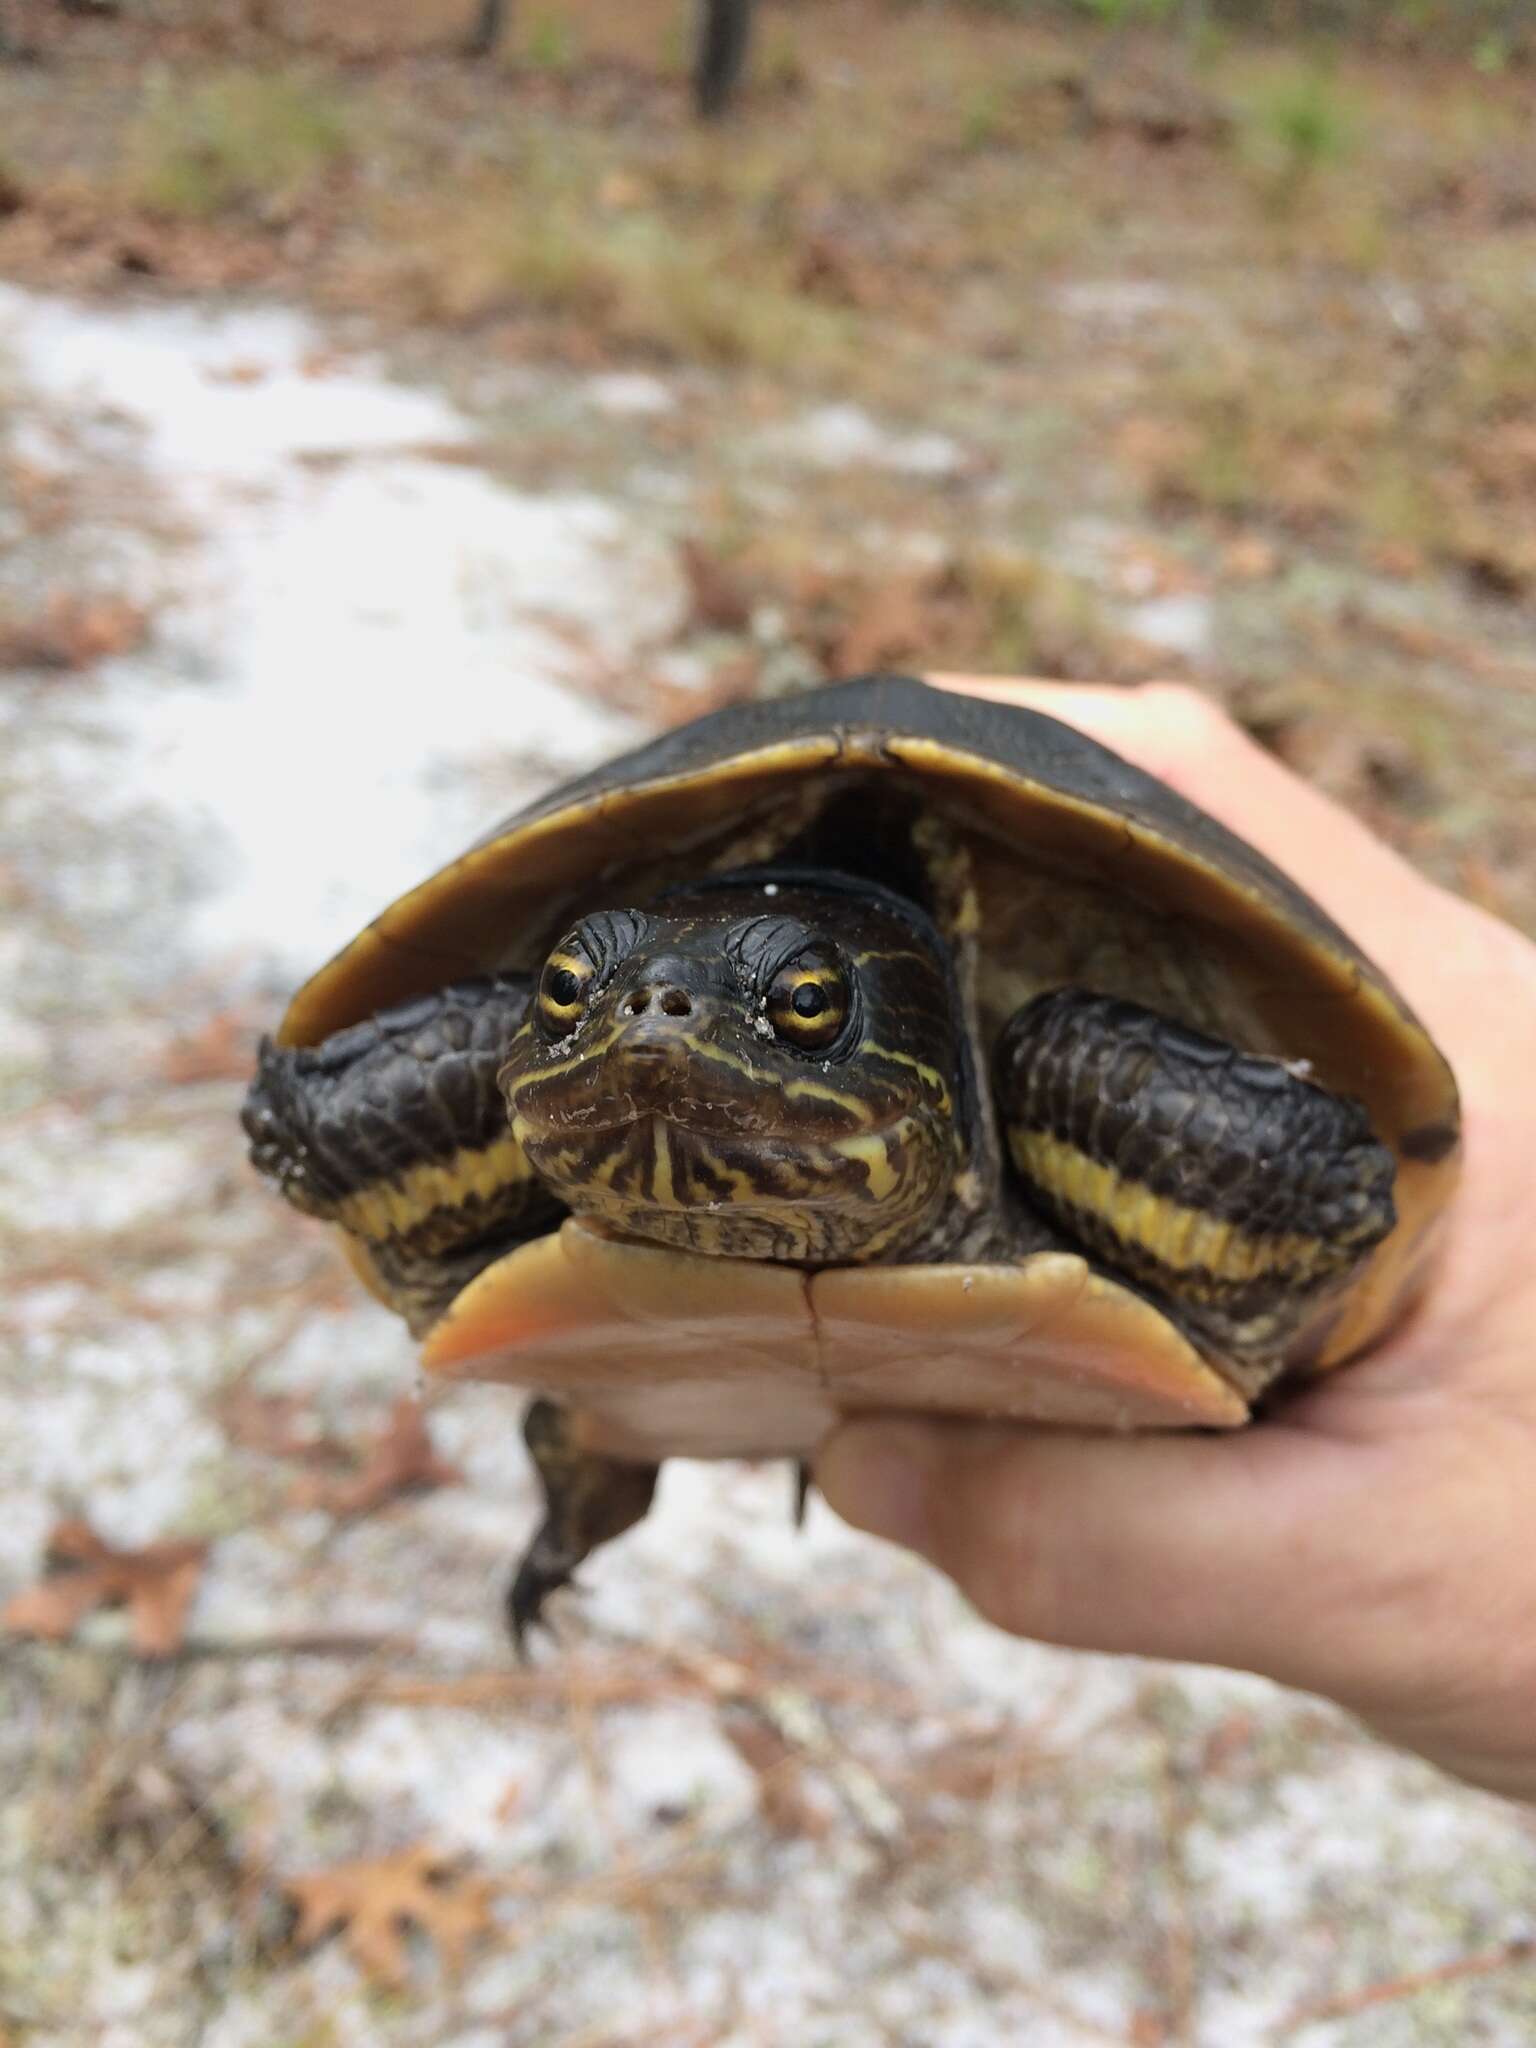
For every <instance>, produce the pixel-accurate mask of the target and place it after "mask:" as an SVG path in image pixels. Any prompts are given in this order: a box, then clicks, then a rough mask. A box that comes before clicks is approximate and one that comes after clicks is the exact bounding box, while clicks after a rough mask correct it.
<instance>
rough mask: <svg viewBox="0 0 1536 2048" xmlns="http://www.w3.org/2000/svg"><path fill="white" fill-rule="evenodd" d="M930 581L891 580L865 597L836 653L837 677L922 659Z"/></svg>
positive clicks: (844, 631)
mask: <svg viewBox="0 0 1536 2048" xmlns="http://www.w3.org/2000/svg"><path fill="white" fill-rule="evenodd" d="M932 584H933V580H932V578H930V577H922V576H919V577H907V578H905V579H903V578H899V577H897V578H892V579H891V580H890V581H889V582H886V583H880V584H877V585H876V586H875V588H874V589H872V590H869V591H867V592H866V593H864V596H863V598H862V601H861V602H860V603H858V604H857V606H856V607H855V609H854V610H853V611H852V614H851V616H850V617H849V619H848V621H847V623H846V625H845V626H844V627H843V630H842V633H841V635H840V637H839V638H838V640H837V642H836V644H835V646H834V648H833V651H832V667H833V669H834V670H835V671H836V673H838V674H839V675H850V676H854V675H862V674H863V673H864V672H865V670H867V669H878V668H887V667H891V668H894V667H898V666H899V665H900V664H901V663H903V662H909V661H916V660H918V659H919V658H920V657H921V655H922V653H923V651H924V649H925V648H926V647H927V645H928V644H929V638H930V634H929V625H930V620H929V604H930V602H931V599H932V597H933V594H934V593H933V587H932Z"/></svg>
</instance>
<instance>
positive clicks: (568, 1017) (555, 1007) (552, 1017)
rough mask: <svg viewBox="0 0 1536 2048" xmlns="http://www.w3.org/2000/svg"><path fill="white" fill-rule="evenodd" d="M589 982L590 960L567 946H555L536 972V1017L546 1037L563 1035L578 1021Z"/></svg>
mask: <svg viewBox="0 0 1536 2048" xmlns="http://www.w3.org/2000/svg"><path fill="white" fill-rule="evenodd" d="M591 983H592V962H591V961H590V960H588V959H586V958H585V957H584V956H583V955H582V954H580V953H578V952H576V951H575V950H574V948H571V947H569V946H557V947H556V948H555V950H554V952H553V953H551V954H550V956H549V958H548V959H547V960H546V961H545V963H544V972H543V973H542V974H541V975H540V976H539V998H538V1006H537V1007H538V1019H539V1025H540V1028H541V1029H542V1030H543V1031H544V1033H545V1034H546V1035H547V1036H548V1037H550V1038H564V1037H565V1036H566V1035H567V1034H568V1033H569V1032H572V1031H574V1030H575V1028H576V1026H577V1025H578V1024H579V1023H580V1022H581V1018H582V1012H583V1011H584V1010H585V1009H586V1007H587V991H588V989H589V988H590V986H591Z"/></svg>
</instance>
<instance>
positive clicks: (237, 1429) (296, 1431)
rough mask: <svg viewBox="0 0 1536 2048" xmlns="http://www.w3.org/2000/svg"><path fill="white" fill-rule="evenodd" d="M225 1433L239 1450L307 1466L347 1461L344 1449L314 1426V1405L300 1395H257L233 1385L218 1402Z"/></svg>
mask: <svg viewBox="0 0 1536 2048" xmlns="http://www.w3.org/2000/svg"><path fill="white" fill-rule="evenodd" d="M218 1418H219V1422H220V1425H221V1426H222V1428H223V1430H224V1434H225V1435H226V1436H227V1437H228V1438H229V1440H230V1442H231V1443H232V1444H235V1445H237V1446H238V1447H239V1449H241V1450H242V1451H255V1452H256V1453H257V1454H258V1456H260V1457H264V1458H302V1459H304V1460H305V1461H306V1462H307V1463H310V1464H318V1463H324V1464H336V1463H345V1462H346V1457H347V1453H346V1446H345V1445H344V1444H342V1443H340V1442H338V1441H337V1439H336V1438H335V1437H333V1436H327V1435H326V1434H325V1432H324V1431H323V1430H319V1429H317V1428H316V1427H315V1411H314V1403H313V1401H312V1400H311V1399H310V1398H309V1397H308V1396H307V1395H303V1394H257V1393H253V1392H252V1390H251V1389H250V1388H249V1387H246V1386H236V1387H233V1388H231V1390H230V1391H229V1392H228V1393H227V1394H225V1395H224V1396H223V1398H222V1399H221V1400H220V1402H219V1407H218Z"/></svg>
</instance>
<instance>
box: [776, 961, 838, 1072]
mask: <svg viewBox="0 0 1536 2048" xmlns="http://www.w3.org/2000/svg"><path fill="white" fill-rule="evenodd" d="M852 995H853V992H852V990H851V989H850V987H849V985H848V976H847V974H846V973H845V972H844V970H843V968H842V967H841V965H840V964H839V963H838V962H837V961H836V960H834V959H833V958H832V957H831V956H830V955H829V954H826V953H802V954H800V956H799V957H798V958H797V959H794V960H790V961H787V962H786V963H785V965H784V966H783V967H781V968H780V969H779V971H778V973H777V974H776V975H775V976H774V977H773V980H772V981H771V982H770V983H769V986H768V997H767V1010H768V1022H769V1023H770V1024H771V1025H772V1026H773V1028H774V1030H775V1031H776V1032H777V1034H778V1035H779V1037H780V1038H782V1039H783V1040H784V1042H785V1044H786V1045H792V1046H794V1047H795V1048H796V1049H797V1050H798V1051H800V1052H825V1051H826V1049H827V1047H828V1046H829V1045H833V1044H835V1043H836V1041H837V1040H838V1038H839V1037H841V1035H842V1030H843V1026H844V1025H845V1024H846V1023H847V1022H848V1010H849V1005H850V1003H851V1001H852Z"/></svg>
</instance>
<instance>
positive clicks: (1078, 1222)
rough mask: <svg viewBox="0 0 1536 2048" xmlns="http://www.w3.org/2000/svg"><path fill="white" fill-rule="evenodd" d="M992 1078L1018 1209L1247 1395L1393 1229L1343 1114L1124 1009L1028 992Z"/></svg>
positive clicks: (1194, 1034) (1369, 1139) (1382, 1193)
mask: <svg viewBox="0 0 1536 2048" xmlns="http://www.w3.org/2000/svg"><path fill="white" fill-rule="evenodd" d="M996 1080H997V1092H998V1110H999V1115H1000V1117H1001V1119H1002V1122H1003V1125H1004V1129H1005V1131H1006V1135H1007V1141H1008V1150H1009V1153H1010V1156H1011V1157H1012V1160H1013V1164H1014V1167H1015V1169H1016V1171H1017V1173H1018V1176H1019V1179H1020V1181H1021V1183H1022V1185H1023V1189H1024V1192H1025V1193H1026V1194H1027V1195H1028V1197H1029V1198H1030V1200H1031V1201H1032V1202H1033V1203H1034V1204H1035V1205H1036V1206H1037V1207H1038V1208H1039V1209H1041V1210H1042V1211H1043V1212H1044V1213H1045V1214H1046V1215H1047V1216H1048V1217H1049V1218H1050V1220H1051V1221H1052V1222H1053V1223H1055V1224H1056V1225H1057V1226H1058V1227H1059V1228H1060V1229H1061V1230H1063V1231H1064V1232H1065V1233H1066V1234H1067V1235H1068V1236H1069V1237H1071V1238H1073V1239H1075V1240H1076V1242H1077V1243H1079V1244H1080V1245H1082V1246H1083V1247H1084V1249H1085V1250H1087V1251H1089V1252H1091V1253H1093V1254H1094V1256H1095V1257H1096V1259H1098V1260H1100V1261H1102V1263H1103V1264H1104V1265H1105V1266H1107V1267H1109V1268H1110V1269H1111V1270H1112V1271H1113V1272H1116V1273H1119V1274H1121V1275H1123V1276H1124V1277H1125V1278H1126V1279H1127V1280H1129V1281H1130V1282H1131V1283H1132V1284H1133V1285H1135V1286H1136V1287H1138V1288H1140V1289H1141V1290H1142V1291H1144V1292H1145V1293H1147V1294H1149V1295H1151V1296H1152V1297H1153V1298H1154V1299H1155V1300H1156V1301H1158V1302H1159V1304H1160V1305H1162V1306H1164V1307H1165V1308H1166V1309H1167V1310H1168V1312H1169V1314H1170V1315H1171V1316H1172V1318H1173V1319H1174V1321H1175V1322H1177V1323H1178V1324H1179V1325H1180V1326H1181V1327H1182V1328H1183V1329H1185V1330H1186V1331H1187V1332H1188V1334H1189V1335H1190V1337H1191V1339H1192V1340H1193V1341H1194V1342H1195V1343H1196V1344H1198V1345H1199V1346H1200V1348H1201V1349H1202V1350H1205V1351H1207V1352H1210V1353H1212V1354H1213V1355H1214V1356H1215V1357H1217V1358H1218V1359H1220V1360H1222V1361H1223V1362H1226V1363H1228V1364H1230V1365H1232V1366H1234V1367H1235V1368H1237V1374H1236V1376H1237V1377H1239V1378H1240V1379H1241V1380H1242V1382H1243V1384H1244V1387H1245V1391H1247V1392H1250V1393H1252V1392H1256V1391H1257V1390H1258V1388H1259V1387H1261V1386H1262V1385H1263V1384H1264V1382H1265V1381H1266V1380H1267V1379H1268V1378H1269V1377H1270V1376H1271V1374H1272V1373H1273V1371H1274V1369H1275V1367H1276V1366H1277V1365H1278V1363H1279V1362H1280V1359H1281V1357H1282V1355H1288V1354H1290V1353H1291V1351H1292V1350H1293V1349H1294V1346H1295V1344H1296V1342H1297V1340H1298V1336H1299V1335H1301V1334H1302V1333H1304V1329H1305V1326H1306V1325H1308V1324H1310V1323H1311V1322H1312V1321H1313V1319H1314V1318H1315V1316H1316V1314H1317V1311H1318V1309H1319V1306H1320V1304H1321V1303H1322V1302H1323V1301H1324V1300H1325V1299H1326V1298H1327V1297H1329V1296H1331V1295H1332V1294H1333V1293H1334V1292H1336V1290H1337V1289H1338V1288H1339V1286H1340V1285H1341V1284H1342V1283H1343V1282H1344V1281H1345V1280H1346V1279H1347V1278H1348V1277H1349V1275H1350V1274H1351V1273H1352V1272H1353V1271H1354V1270H1355V1268H1356V1267H1357V1266H1358V1265H1359V1263H1360V1261H1361V1260H1362V1259H1364V1258H1365V1257H1366V1255H1367V1254H1368V1253H1369V1252H1370V1250H1371V1248H1372V1247H1373V1246H1374V1245H1376V1244H1379V1243H1380V1241H1381V1240H1382V1238H1384V1237H1385V1236H1386V1235H1387V1233H1388V1232H1389V1231H1390V1230H1391V1229H1392V1227H1393V1224H1394V1223H1395V1222H1396V1220H1397V1219H1396V1212H1395V1210H1394V1207H1393V1202H1392V1183H1393V1176H1394V1173H1395V1171H1396V1166H1395V1161H1394V1159H1393V1156H1392V1153H1391V1152H1390V1151H1389V1150H1388V1149H1387V1147H1386V1146H1385V1145H1383V1144H1381V1143H1380V1142H1379V1141H1378V1139H1377V1137H1376V1134H1375V1132H1374V1131H1373V1130H1372V1129H1371V1125H1370V1121H1369V1119H1368V1117H1367V1115H1366V1112H1365V1110H1364V1108H1363V1107H1362V1105H1361V1104H1360V1103H1358V1102H1355V1101H1352V1100H1350V1099H1348V1098H1346V1097H1344V1096H1341V1095H1335V1094H1333V1093H1331V1092H1330V1091H1329V1090H1328V1089H1326V1088H1322V1087H1319V1086H1318V1085H1317V1084H1316V1083H1315V1082H1314V1081H1311V1080H1309V1079H1307V1078H1306V1075H1305V1073H1304V1072H1303V1071H1301V1070H1300V1069H1299V1068H1298V1066H1297V1065H1296V1064H1295V1063H1292V1062H1287V1061H1283V1060H1279V1059H1271V1058H1266V1057H1263V1056H1261V1055H1258V1054H1254V1053H1247V1052H1242V1051H1240V1050H1239V1049H1238V1048H1237V1047H1236V1046H1233V1045H1229V1044H1227V1043H1225V1042H1224V1041H1223V1040H1221V1039H1217V1038H1211V1037H1208V1036H1207V1035H1206V1034H1205V1033H1204V1032H1200V1031H1195V1030H1192V1029H1191V1028H1190V1027H1189V1026H1187V1025H1184V1024H1179V1023H1176V1022H1175V1021H1174V1020H1173V1019H1172V1018H1169V1017H1164V1016H1161V1015H1159V1014H1158V1013H1157V1012H1156V1011H1155V1010H1148V1009H1144V1008H1142V1007H1141V1006H1140V1005H1139V1004H1136V1003H1128V1002H1121V1001H1119V1000H1117V999H1115V998H1112V997H1109V996H1099V995H1091V994H1089V993H1087V992H1086V991H1085V990H1081V989H1072V988H1064V989H1054V990H1052V991H1051V992H1050V993H1049V994H1046V995H1041V996H1037V997H1036V998H1035V999H1034V1000H1033V1001H1032V1002H1030V1003H1027V1004H1025V1006H1024V1007H1023V1008H1022V1009H1021V1010H1019V1011H1017V1012H1016V1013H1015V1015H1014V1016H1013V1017H1012V1018H1011V1019H1010V1020H1009V1023H1008V1025H1007V1026H1006V1028H1005V1030H1004V1031H1003V1034H1002V1037H1001V1040H1000V1042H999V1045H998V1052H997V1063H996Z"/></svg>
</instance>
